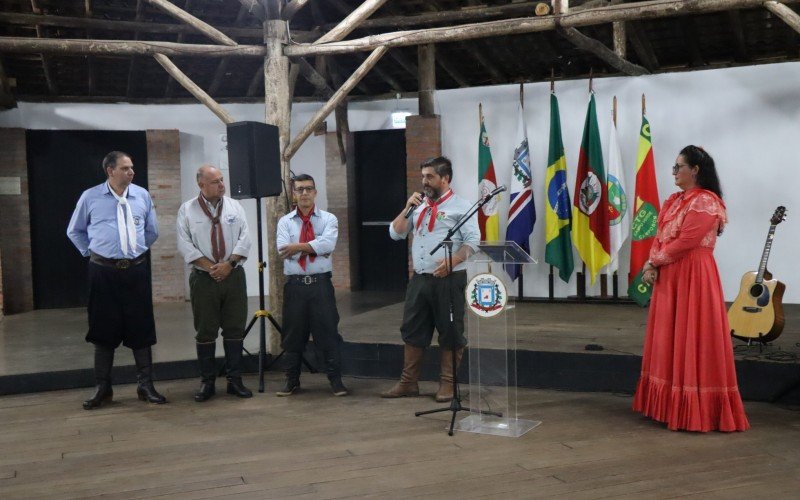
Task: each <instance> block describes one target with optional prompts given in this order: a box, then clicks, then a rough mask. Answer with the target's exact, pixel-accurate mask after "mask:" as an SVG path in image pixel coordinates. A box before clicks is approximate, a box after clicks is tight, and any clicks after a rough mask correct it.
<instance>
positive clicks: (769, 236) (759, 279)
mask: <svg viewBox="0 0 800 500" xmlns="http://www.w3.org/2000/svg"><path fill="white" fill-rule="evenodd" d="M775 226H776V225H775V224H772V225H771V226H769V232H768V233H767V242H766V243H764V252H762V254H761V263H760V264H759V265H758V275H757V276H756V283H759V284H760V283H762V282H763V281H764V273H765V272H766V270H767V260H768V259H769V251H770V250H771V249H772V240H773V239H774V238H775Z"/></svg>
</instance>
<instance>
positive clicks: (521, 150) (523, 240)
mask: <svg viewBox="0 0 800 500" xmlns="http://www.w3.org/2000/svg"><path fill="white" fill-rule="evenodd" d="M522 110H523V108H522V102H520V105H519V107H518V108H517V111H518V112H517V135H516V139H515V140H514V144H515V145H516V147H515V148H514V160H513V162H512V164H511V182H510V183H509V186H510V192H511V200H510V204H509V206H508V226H507V227H506V240H507V241H514V242H516V243H517V245H519V246H520V247H521V248H522V249H523V250H525V252H526V253H531V244H530V237H531V232H532V231H533V224H534V223H535V222H536V207H534V205H533V192H532V191H531V159H530V152H529V149H528V131H527V128H526V127H525V118H524V117H523V116H522ZM508 274H509V275H510V276H511V279H512V280H515V279H517V276H519V266H509V269H508Z"/></svg>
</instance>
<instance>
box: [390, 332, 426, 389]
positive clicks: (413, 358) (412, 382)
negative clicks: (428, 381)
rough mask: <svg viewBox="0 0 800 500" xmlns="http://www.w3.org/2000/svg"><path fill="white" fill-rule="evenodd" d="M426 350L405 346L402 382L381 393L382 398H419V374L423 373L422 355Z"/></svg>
mask: <svg viewBox="0 0 800 500" xmlns="http://www.w3.org/2000/svg"><path fill="white" fill-rule="evenodd" d="M423 354H425V348H423V347H414V346H413V345H408V344H405V349H404V350H403V372H402V373H401V374H400V381H399V382H397V383H396V384H394V386H393V387H392V388H391V389H389V390H388V391H386V392H383V393H381V397H382V398H402V397H405V396H419V385H418V384H417V380H419V374H420V372H421V371H422V355H423Z"/></svg>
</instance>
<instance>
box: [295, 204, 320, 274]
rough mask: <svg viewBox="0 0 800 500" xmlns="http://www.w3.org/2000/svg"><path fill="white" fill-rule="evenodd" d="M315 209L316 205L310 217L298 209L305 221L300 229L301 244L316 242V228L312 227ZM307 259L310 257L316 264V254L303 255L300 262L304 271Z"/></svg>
mask: <svg viewBox="0 0 800 500" xmlns="http://www.w3.org/2000/svg"><path fill="white" fill-rule="evenodd" d="M315 209H316V205H314V206H312V207H311V210H310V211H309V212H308V215H303V212H301V211H300V209H299V208H298V209H297V215H298V216H299V217H300V220H301V221H303V226H302V227H301V228H300V243H308V242H309V241H313V240H314V226H312V225H311V216H312V215H314V210H315ZM306 257H308V258H309V259H310V260H311V262H314V259H316V258H317V256H316V255H314V254H311V255H309V254H303V255H301V256H300V259H299V260H298V262H299V263H300V267H302V268H303V271H305V270H306Z"/></svg>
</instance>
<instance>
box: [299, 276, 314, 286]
mask: <svg viewBox="0 0 800 500" xmlns="http://www.w3.org/2000/svg"><path fill="white" fill-rule="evenodd" d="M301 281H302V282H303V284H304V285H310V284H311V283H313V282H314V278H312V277H311V276H308V275H306V276H303V279H302V280H301Z"/></svg>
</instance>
